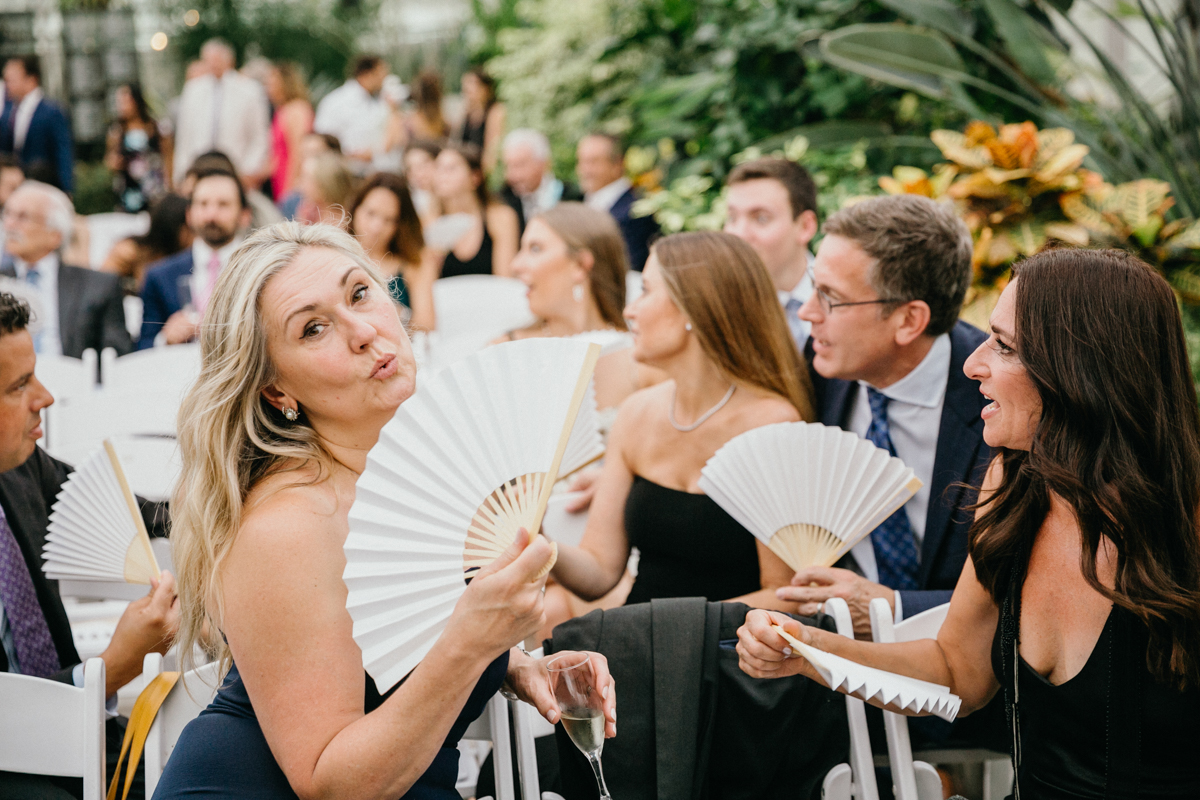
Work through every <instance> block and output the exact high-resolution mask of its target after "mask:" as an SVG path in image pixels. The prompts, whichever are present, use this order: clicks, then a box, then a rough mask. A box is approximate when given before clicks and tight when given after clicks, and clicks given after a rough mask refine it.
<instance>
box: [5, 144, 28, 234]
mask: <svg viewBox="0 0 1200 800" xmlns="http://www.w3.org/2000/svg"><path fill="white" fill-rule="evenodd" d="M24 182H25V170H23V169H21V162H20V161H18V160H17V157H16V156H14V155H13V154H11V153H0V212H2V211H4V204H5V203H7V202H8V198H10V197H12V193H13V192H15V191H16V190H17V187H18V186H20V185H21V184H22V183H24ZM2 220H3V217H0V249H3V247H4V224H3V222H2Z"/></svg>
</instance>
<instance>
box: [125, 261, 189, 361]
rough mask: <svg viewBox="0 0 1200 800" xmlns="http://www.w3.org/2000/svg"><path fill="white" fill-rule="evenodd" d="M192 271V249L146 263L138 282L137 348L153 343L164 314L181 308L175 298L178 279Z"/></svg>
mask: <svg viewBox="0 0 1200 800" xmlns="http://www.w3.org/2000/svg"><path fill="white" fill-rule="evenodd" d="M191 274H192V249H191V248H190V247H189V248H188V249H187V250H182V251H180V252H178V253H176V254H175V255H173V256H167V257H166V258H164V259H162V260H161V261H157V262H155V263H153V264H151V265H150V267H149V269H147V270H146V282H145V284H144V285H143V286H142V335H141V338H139V339H138V350H145V349H146V348H148V347H153V346H154V337H155V336H158V332H159V331H161V330H162V327H163V325H165V324H166V322H167V318H168V317H170V316H171V315H172V314H174V313H175V312H176V311H179V310H180V309H181V308H183V304H182V303H180V302H179V279H180V278H182V277H184V276H186V275H191Z"/></svg>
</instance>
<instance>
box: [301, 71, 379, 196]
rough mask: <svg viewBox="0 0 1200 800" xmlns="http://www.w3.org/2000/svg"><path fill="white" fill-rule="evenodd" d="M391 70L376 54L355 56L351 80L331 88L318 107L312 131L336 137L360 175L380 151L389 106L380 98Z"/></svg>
mask: <svg viewBox="0 0 1200 800" xmlns="http://www.w3.org/2000/svg"><path fill="white" fill-rule="evenodd" d="M388 72H390V69H389V67H388V65H387V62H386V61H384V60H383V59H382V58H380V57H379V56H377V55H372V54H363V55H360V56H357V57H356V58H355V59H354V61H353V62H352V64H351V68H350V79H349V80H347V81H346V82H345V83H344V84H342V85H341V86H339V87H338V88H336V89H334V90H333V91H332V92H330V93H329V94H327V95H325V97H324V98H323V99H322V100H321V102H320V103H319V104H318V105H317V116H316V119H315V120H314V121H313V130H315V131H316V132H317V133H328V134H332V135H333V136H336V137H337V139H338V142H340V143H341V148H342V153H343V154H344V155H345V157H346V158H347V159H349V161H350V163H351V165H352V166H353V168H354V169H355V171H357V172H358V173H359V174H363V173H365V172H366V171H367V169H368V168H369V167H370V165H371V161H372V160H374V158H375V156H376V155H378V154H379V153H380V152H381V151H382V149H383V143H384V135H385V133H386V129H387V123H388V117H389V116H390V115H391V106H390V105H388V103H387V101H386V100H384V99H383V98H382V97H381V96H380V91H381V90H382V89H383V81H384V78H386V77H387V75H388Z"/></svg>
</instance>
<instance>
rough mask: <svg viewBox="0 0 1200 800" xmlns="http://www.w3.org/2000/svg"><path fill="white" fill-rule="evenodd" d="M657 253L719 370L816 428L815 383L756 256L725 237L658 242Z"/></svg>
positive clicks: (686, 236)
mask: <svg viewBox="0 0 1200 800" xmlns="http://www.w3.org/2000/svg"><path fill="white" fill-rule="evenodd" d="M652 252H653V253H654V255H655V257H657V258H658V263H659V265H660V266H661V267H662V275H663V283H664V285H665V286H666V289H667V292H668V294H670V296H671V299H672V300H674V301H675V305H677V306H679V308H680V310H681V311H683V313H684V314H687V316H688V319H690V320H691V323H692V332H693V333H695V334H696V338H697V340H698V341H699V342H700V347H701V348H702V349H703V350H704V353H705V355H707V356H708V357H709V358H710V359H712V361H713V363H714V364H716V365H717V368H718V369H719V370H721V372H723V373H724V374H725V376H726V377H727V378H729V379H730V380H732V381H737V382H739V383H744V384H748V385H750V386H756V387H758V388H759V389H763V390H765V391H768V392H771V393H773V394H777V395H779V396H780V397H783V398H785V399H786V400H787V401H788V402H790V403H791V404H792V405H793V406H795V408H796V411H798V412H799V413H800V418H801V419H802V420H805V421H806V422H811V421H813V420H815V419H816V412H815V411H814V406H813V387H812V379H811V378H810V377H809V375H808V370H807V369H806V368H805V366H804V360H803V359H802V358H801V357H800V353H799V351H797V350H796V343H795V341H794V340H793V339H792V336H791V332H790V331H789V330H788V325H787V320H786V318H785V317H784V316H783V308H782V307H781V306H780V305H779V297H778V295H777V293H776V291H775V286H774V284H772V283H771V276H770V274H769V273H768V272H767V268H766V267H765V266H764V265H763V263H762V260H761V259H759V257H758V254H757V253H755V252H754V250H753V248H751V247H750V245H748V244H746V243H745V242H744V241H742V240H741V239H739V238H737V237H736V236H733V235H731V234H728V233H717V232H713V231H697V232H693V233H676V234H672V235H670V236H667V237H665V238H663V239H659V240H658V241H657V242H656V243H655V244H654V247H653V248H652Z"/></svg>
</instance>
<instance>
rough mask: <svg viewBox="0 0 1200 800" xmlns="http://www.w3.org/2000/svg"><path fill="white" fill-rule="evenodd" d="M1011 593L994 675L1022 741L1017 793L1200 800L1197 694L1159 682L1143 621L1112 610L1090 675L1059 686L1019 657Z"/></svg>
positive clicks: (995, 646)
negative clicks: (1148, 656) (1151, 667)
mask: <svg viewBox="0 0 1200 800" xmlns="http://www.w3.org/2000/svg"><path fill="white" fill-rule="evenodd" d="M1013 585H1014V587H1019V585H1020V584H1019V583H1014V584H1013ZM1009 597H1017V598H1018V599H1017V601H1016V602H1015V603H1014V602H1009V600H1008V599H1007V598H1006V599H1005V601H1004V602H1003V603H1002V604H1001V612H1000V623H999V626H998V627H997V630H996V635H995V637H994V638H993V639H992V669H993V671H994V672H995V674H996V676H997V678H998V679H999V680H1000V684H1001V687H1002V689H1003V691H1004V696H1005V704H1006V707H1007V710H1008V724H1009V726H1010V728H1011V730H1012V734H1013V735H1012V738H1013V740H1014V741H1015V742H1017V743H1018V744H1017V747H1016V748H1015V751H1016V756H1015V757H1016V763H1017V788H1018V790H1019V795H1017V796H1019V797H1021V798H1022V799H1023V800H1035V799H1036V800H1043V799H1044V800H1081V799H1085V798H1086V799H1087V800H1093V798H1094V800H1101V799H1102V798H1103V800H1124V799H1125V798H1179V799H1180V800H1182V798H1198V797H1200V758H1198V757H1197V752H1196V750H1197V746H1200V689H1195V688H1193V689H1191V690H1188V691H1185V692H1178V691H1175V690H1173V689H1171V688H1169V687H1166V686H1163V685H1162V684H1160V683H1158V682H1157V681H1155V679H1154V677H1153V676H1152V675H1151V674H1150V671H1149V669H1148V668H1147V667H1146V650H1147V648H1148V647H1149V631H1148V630H1147V629H1146V627H1145V625H1143V624H1142V622H1141V621H1140V620H1139V619H1138V618H1137V617H1136V616H1135V615H1134V614H1132V613H1131V612H1129V611H1126V610H1125V609H1123V608H1120V607H1118V606H1113V610H1112V612H1111V613H1110V614H1109V616H1108V620H1107V622H1105V624H1104V631H1103V632H1102V633H1101V634H1100V639H1099V640H1098V641H1097V642H1096V646H1095V648H1094V649H1093V650H1092V654H1091V656H1089V657H1088V660H1087V663H1086V664H1085V665H1084V667H1083V669H1082V670H1081V671H1080V672H1079V674H1078V675H1076V676H1075V677H1073V678H1071V679H1070V680H1068V681H1067V682H1066V683H1063V684H1060V685H1058V686H1055V685H1053V684H1051V683H1050V682H1049V681H1048V680H1046V678H1044V677H1042V676H1041V675H1040V674H1038V673H1037V672H1036V671H1035V670H1034V669H1033V668H1032V667H1030V666H1029V665H1028V664H1027V663H1025V659H1023V658H1021V657H1020V655H1019V644H1018V643H1019V630H1018V620H1019V619H1020V608H1019V602H1020V601H1019V588H1014V589H1010V591H1009ZM1014 664H1015V671H1016V673H1017V677H1016V681H1015V682H1014V680H1013V673H1014ZM1014 705H1015V715H1014Z"/></svg>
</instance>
